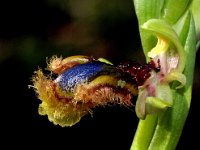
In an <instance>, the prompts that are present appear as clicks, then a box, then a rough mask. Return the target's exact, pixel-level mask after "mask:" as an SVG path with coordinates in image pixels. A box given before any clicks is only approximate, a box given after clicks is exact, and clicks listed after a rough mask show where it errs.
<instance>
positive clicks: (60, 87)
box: [33, 56, 138, 126]
mask: <svg viewBox="0 0 200 150" xmlns="http://www.w3.org/2000/svg"><path fill="white" fill-rule="evenodd" d="M47 68H48V69H49V70H50V71H51V74H50V75H44V74H43V72H42V70H40V69H39V70H38V71H36V72H35V75H34V77H33V87H34V88H35V91H36V92H37V93H38V98H39V99H40V100H41V101H42V103H41V104H40V106H39V113H40V114H41V115H47V116H48V118H49V120H50V121H52V122H53V123H54V124H59V125H61V126H72V125H74V124H75V123H77V122H78V121H79V120H80V118H81V117H82V116H84V115H85V114H87V113H92V109H93V108H95V107H97V106H105V105H106V104H108V103H111V104H112V103H115V104H121V105H126V106H132V102H131V100H132V98H133V96H135V95H137V93H138V91H137V90H138V89H137V86H136V82H135V81H134V80H132V78H131V76H130V75H129V74H128V73H125V72H123V71H122V70H121V69H118V68H117V67H116V66H113V65H111V63H109V62H108V61H106V60H105V59H100V61H99V60H96V59H94V58H92V57H87V56H72V57H68V58H65V59H62V58H57V57H53V58H52V59H51V60H50V61H49V63H48V66H47ZM52 74H54V75H53V76H56V77H55V78H53V77H52Z"/></svg>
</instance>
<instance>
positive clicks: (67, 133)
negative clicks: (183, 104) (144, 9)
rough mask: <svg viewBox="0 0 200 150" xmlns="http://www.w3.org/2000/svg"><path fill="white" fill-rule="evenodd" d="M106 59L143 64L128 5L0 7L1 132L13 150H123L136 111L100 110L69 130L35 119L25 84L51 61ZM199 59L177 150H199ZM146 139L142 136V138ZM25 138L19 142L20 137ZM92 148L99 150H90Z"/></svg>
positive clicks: (44, 0)
mask: <svg viewBox="0 0 200 150" xmlns="http://www.w3.org/2000/svg"><path fill="white" fill-rule="evenodd" d="M78 54H83V55H89V56H94V57H95V58H99V57H104V58H107V59H108V60H110V61H111V62H114V63H115V64H116V63H119V62H120V61H123V60H126V59H132V60H135V61H138V62H141V63H143V62H145V59H144V56H143V53H142V48H141V43H140V37H139V31H138V24H137V18H136V16H135V12H134V7H133V2H132V0H109V1H108V0H28V1H27V0H18V1H14V0H6V1H1V2H0V70H1V73H0V79H1V90H0V91H1V94H2V97H1V102H2V104H1V111H2V119H1V120H2V125H3V127H2V129H4V130H6V135H5V137H7V136H8V138H5V139H7V140H14V141H16V140H20V142H17V145H19V146H20V147H22V146H25V145H24V143H26V142H27V143H29V146H31V147H32V146H36V147H39V146H46V148H47V147H49V146H51V147H57V148H62V147H63V148H64V149H67V150H68V149H69V150H71V149H78V148H81V149H121V150H128V149H129V148H130V145H131V143H132V139H133V136H134V133H135V130H136V127H137V122H138V119H137V117H136V115H135V112H134V108H132V109H130V108H128V109H127V108H123V107H121V106H113V107H109V106H108V107H106V108H98V109H96V110H94V115H93V117H91V116H90V115H87V116H85V117H83V118H82V120H81V122H80V123H78V124H77V125H75V126H73V127H71V128H61V127H59V126H54V125H53V124H52V123H50V122H49V121H48V119H47V117H46V116H45V117H43V116H39V114H38V112H37V108H38V105H39V103H40V101H39V100H38V99H37V98H36V95H35V93H34V91H33V89H28V85H30V84H31V82H30V79H31V76H32V75H33V72H34V70H37V68H38V66H40V67H41V68H45V67H46V58H47V57H48V58H49V57H51V56H52V55H57V56H63V57H68V56H71V55H78ZM199 63H200V54H199V52H198V53H197V61H196V70H195V78H194V88H193V99H192V104H191V110H190V113H189V116H188V119H187V122H186V125H185V127H184V130H183V134H182V136H181V139H180V142H179V144H178V147H177V149H183V148H184V149H187V148H188V149H189V148H190V149H191V147H193V146H194V148H196V147H195V146H197V142H196V141H195V137H196V136H197V137H198V134H197V131H199V129H198V126H199V125H197V124H198V122H199V121H196V120H198V117H197V115H198V113H199V112H197V110H198V108H197V107H198V106H199V100H198V99H199V96H200V94H199V89H200V79H199V75H200V66H199ZM144 134H145V133H144ZM20 136H21V137H22V138H19V137H20ZM93 144H94V145H95V146H96V147H93Z"/></svg>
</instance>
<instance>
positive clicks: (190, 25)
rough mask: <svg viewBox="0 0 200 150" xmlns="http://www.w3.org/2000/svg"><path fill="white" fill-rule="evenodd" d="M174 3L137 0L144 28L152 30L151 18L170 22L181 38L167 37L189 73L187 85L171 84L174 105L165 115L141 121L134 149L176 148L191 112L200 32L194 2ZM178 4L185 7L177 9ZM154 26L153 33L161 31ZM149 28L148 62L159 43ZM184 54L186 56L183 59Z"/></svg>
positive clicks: (144, 37) (146, 42) (143, 33)
mask: <svg viewBox="0 0 200 150" xmlns="http://www.w3.org/2000/svg"><path fill="white" fill-rule="evenodd" d="M197 1H198V0H197ZM172 4H173V1H172V0H169V1H165V2H163V1H161V0H159V1H157V0H152V1H149V0H134V5H135V10H136V14H137V17H138V22H139V26H140V27H141V26H142V27H143V28H147V30H151V29H150V27H149V26H147V25H143V24H145V23H146V22H148V21H149V20H151V19H158V20H163V21H166V22H168V23H169V28H171V29H173V30H174V31H175V32H176V34H177V37H178V38H176V37H175V38H174V37H172V38H170V37H171V35H169V36H167V38H168V39H169V40H170V41H171V42H172V43H173V44H174V45H175V47H176V48H177V51H178V53H179V56H180V57H181V59H182V63H181V67H180V68H181V69H179V71H181V72H180V73H183V74H184V75H185V77H186V84H185V85H184V87H183V88H180V89H176V87H177V82H173V83H172V86H171V91H172V93H173V106H172V107H170V108H168V109H167V111H165V112H163V113H161V114H157V115H147V117H146V119H145V120H140V121H139V124H138V128H137V131H136V133H135V136H134V140H133V143H132V146H131V150H147V149H148V150H160V149H162V150H173V149H175V148H176V145H177V143H178V141H179V138H180V136H181V133H182V129H183V126H184V123H185V121H186V118H187V115H188V112H189V108H190V103H191V93H192V84H193V72H194V66H195V55H196V44H197V43H196V41H197V39H196V35H197V34H196V32H195V25H196V22H194V20H193V14H191V13H190V11H189V6H190V5H189V4H191V1H189V0H182V1H176V2H175V3H174V6H173V5H172ZM171 6H173V7H171ZM178 7H180V8H182V9H176V8H178ZM183 10H184V11H183ZM165 11H168V13H164V12H165ZM170 12H173V13H170ZM198 12H199V11H198ZM171 15H177V16H171ZM155 26H157V27H158V26H159V25H158V24H157V23H155ZM170 26H171V27H170ZM153 28H154V27H153ZM154 29H156V28H154ZM154 29H153V30H152V32H153V33H155V34H158V33H156V31H155V30H154ZM147 30H143V29H142V28H140V35H141V41H142V46H143V49H144V54H145V56H146V58H147V61H148V60H149V58H148V52H149V51H150V50H151V49H152V48H153V47H154V46H155V44H156V40H155V39H156V38H155V37H153V34H152V33H151V34H150V33H149V32H147ZM196 30H197V29H196ZM197 31H198V30H197ZM157 32H160V33H161V34H163V33H164V34H165V33H166V32H165V30H163V31H161V29H160V28H158V31H157ZM170 32H171V31H170ZM160 33H159V34H160ZM179 43H181V46H182V47H183V49H184V53H185V54H183V53H182V52H183V51H182V50H183V49H182V48H181V50H180V47H181V46H180V44H179ZM177 44H178V46H177ZM179 50H180V51H179ZM182 54H183V55H182ZM184 55H185V57H184V58H183V56H184ZM183 69H184V70H183ZM182 70H183V72H182Z"/></svg>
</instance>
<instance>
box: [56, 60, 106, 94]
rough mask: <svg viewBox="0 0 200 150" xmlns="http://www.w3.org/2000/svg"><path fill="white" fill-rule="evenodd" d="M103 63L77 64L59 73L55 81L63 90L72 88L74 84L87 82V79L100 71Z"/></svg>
mask: <svg viewBox="0 0 200 150" xmlns="http://www.w3.org/2000/svg"><path fill="white" fill-rule="evenodd" d="M104 65H105V64H103V63H99V62H91V63H86V64H80V65H77V66H75V67H72V68H70V69H68V70H66V71H65V72H63V73H62V74H61V75H59V76H58V77H57V79H56V82H57V83H58V84H59V86H60V87H61V88H62V89H63V90H68V91H69V90H73V88H74V87H75V85H77V84H80V83H84V82H87V81H88V79H90V78H91V77H93V76H95V75H96V74H98V73H99V72H100V71H102V70H103V67H104Z"/></svg>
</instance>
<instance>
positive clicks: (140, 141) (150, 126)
mask: <svg viewBox="0 0 200 150" xmlns="http://www.w3.org/2000/svg"><path fill="white" fill-rule="evenodd" d="M157 120H158V116H157V115H148V116H146V119H145V120H140V121H139V124H138V128H137V131H136V133H135V137H134V142H133V144H132V145H131V150H147V149H148V147H149V145H150V143H151V139H152V137H153V133H154V131H155V128H156V123H157Z"/></svg>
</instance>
